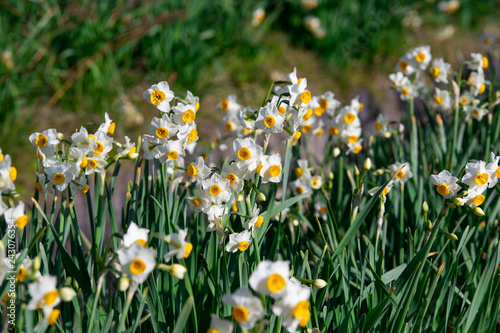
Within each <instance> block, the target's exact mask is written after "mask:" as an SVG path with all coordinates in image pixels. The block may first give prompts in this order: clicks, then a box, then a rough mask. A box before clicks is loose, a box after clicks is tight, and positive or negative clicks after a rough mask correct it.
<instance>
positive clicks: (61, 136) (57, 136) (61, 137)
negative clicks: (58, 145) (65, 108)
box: [56, 132, 64, 141]
mask: <svg viewBox="0 0 500 333" xmlns="http://www.w3.org/2000/svg"><path fill="white" fill-rule="evenodd" d="M56 138H57V140H59V141H62V140H64V134H62V133H61V132H57V134H56Z"/></svg>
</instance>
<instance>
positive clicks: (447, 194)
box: [431, 170, 461, 199]
mask: <svg viewBox="0 0 500 333" xmlns="http://www.w3.org/2000/svg"><path fill="white" fill-rule="evenodd" d="M457 181H458V178H457V177H453V176H452V175H451V173H450V172H449V171H448V170H443V171H441V172H440V173H439V174H437V175H431V183H432V185H435V186H436V191H437V192H438V193H439V194H441V195H442V196H443V198H445V199H450V198H453V197H454V196H456V195H457V192H458V191H460V189H461V187H460V185H458V184H457Z"/></svg>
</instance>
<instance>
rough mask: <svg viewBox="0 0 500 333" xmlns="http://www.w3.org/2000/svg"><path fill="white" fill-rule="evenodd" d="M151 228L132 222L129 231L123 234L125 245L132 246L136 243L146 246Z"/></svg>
mask: <svg viewBox="0 0 500 333" xmlns="http://www.w3.org/2000/svg"><path fill="white" fill-rule="evenodd" d="M148 235H149V229H146V228H139V227H138V226H137V224H135V223H134V222H132V223H130V225H129V227H128V229H127V233H126V234H125V235H123V246H125V247H130V246H132V245H133V244H135V243H139V244H140V245H142V246H146V243H147V242H148Z"/></svg>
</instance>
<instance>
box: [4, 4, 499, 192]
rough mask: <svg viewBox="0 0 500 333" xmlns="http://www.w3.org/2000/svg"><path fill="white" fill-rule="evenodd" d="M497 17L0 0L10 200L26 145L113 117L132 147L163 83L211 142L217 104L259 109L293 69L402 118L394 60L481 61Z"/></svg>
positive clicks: (440, 7)
mask: <svg viewBox="0 0 500 333" xmlns="http://www.w3.org/2000/svg"><path fill="white" fill-rule="evenodd" d="M457 3H458V7H457ZM262 13H265V14H264V15H262ZM499 14H500V10H499V3H498V1H494V0H481V1H474V0H468V1H460V2H458V1H448V2H444V1H402V0H365V1H361V0H360V1H354V0H336V1H326V0H317V1H316V0H302V1H301V0H293V1H292V0H290V1H286V0H285V1H236V0H234V1H232V0H224V1H136V0H131V1H125V0H115V1H87V0H83V1H52V0H47V1H24V0H22V1H18V0H0V52H2V62H1V63H0V82H1V84H0V105H1V110H0V148H2V150H3V152H4V154H10V155H12V157H13V165H14V166H16V167H17V169H18V172H19V180H18V181H17V187H18V191H20V192H21V193H23V192H25V191H28V190H31V189H32V188H33V185H32V183H33V181H34V171H33V170H34V168H35V165H36V161H35V149H34V148H33V147H32V146H31V145H30V144H29V142H28V136H29V134H30V133H32V132H35V131H43V130H45V129H47V128H52V127H55V128H57V129H58V130H59V131H60V132H62V133H63V134H65V135H66V136H69V135H70V134H71V133H72V132H73V131H74V130H75V129H77V128H79V127H80V126H81V125H82V124H84V123H86V122H88V121H94V122H100V121H102V120H103V114H104V112H108V113H109V114H110V116H111V118H112V119H114V120H116V121H117V131H116V134H115V137H116V138H117V139H118V140H119V141H122V138H123V135H128V136H129V137H131V138H132V139H133V140H136V138H137V136H138V135H141V134H142V133H145V132H147V128H148V127H149V122H150V119H151V117H152V116H153V115H154V114H155V112H154V110H155V109H153V108H151V107H150V105H149V104H148V103H147V102H146V101H144V100H142V97H141V95H142V92H143V91H144V90H145V89H146V88H148V87H149V86H150V85H151V84H153V83H157V82H159V81H162V80H167V81H168V82H169V84H170V86H171V88H172V89H173V90H174V92H175V93H176V94H178V95H179V96H181V97H184V96H185V94H186V90H190V91H191V92H193V93H194V94H195V95H198V96H200V97H201V103H200V104H201V107H200V113H199V116H198V117H197V123H198V127H199V128H200V136H201V138H202V141H201V142H202V143H203V142H205V143H207V142H209V141H211V140H212V139H213V137H214V131H213V127H214V126H216V127H217V126H219V125H218V123H217V122H218V115H217V114H216V112H215V105H216V104H217V102H219V101H220V100H222V99H223V98H225V96H227V95H228V94H230V93H235V94H237V96H238V100H239V101H240V104H249V105H253V106H257V105H258V104H259V103H260V101H261V100H262V98H263V96H264V95H265V91H267V89H268V87H269V84H270V82H271V81H272V80H276V79H280V78H281V77H283V76H284V74H285V73H287V72H290V71H292V70H293V67H294V66H296V67H297V69H298V71H299V74H300V75H301V76H304V77H307V78H308V83H309V87H310V89H311V90H312V92H313V94H321V93H323V92H324V91H326V90H331V91H333V92H335V93H336V95H337V96H338V97H339V98H340V99H341V100H343V101H346V100H347V99H349V98H351V97H354V96H355V95H356V94H358V93H361V94H362V98H363V99H368V102H367V103H365V105H366V106H367V107H368V109H369V110H371V112H372V114H373V117H375V116H376V113H377V112H380V111H381V112H384V113H385V114H390V113H391V112H393V113H397V109H398V101H397V97H396V98H395V96H394V94H392V92H390V90H389V89H388V88H389V87H390V83H389V81H388V79H387V75H388V74H389V73H391V72H392V71H393V67H394V64H395V63H396V61H397V59H398V58H399V57H400V56H401V55H402V54H404V53H405V52H406V51H407V50H408V49H409V48H411V47H414V46H416V45H420V44H429V45H431V46H432V51H433V55H434V56H438V57H439V56H443V57H445V59H446V60H447V61H449V62H451V63H452V64H456V63H457V62H458V61H460V60H462V59H463V58H465V57H468V56H469V53H470V52H471V51H476V52H483V49H482V45H481V42H480V40H479V36H480V34H481V32H483V31H484V30H486V31H489V32H492V33H493V34H497V35H498V24H497V23H495V22H497V21H498V17H499ZM27 193H28V195H29V192H27Z"/></svg>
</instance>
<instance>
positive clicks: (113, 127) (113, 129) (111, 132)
mask: <svg viewBox="0 0 500 333" xmlns="http://www.w3.org/2000/svg"><path fill="white" fill-rule="evenodd" d="M115 128H116V124H115V123H111V124H109V127H108V133H109V134H111V135H113V134H115Z"/></svg>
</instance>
